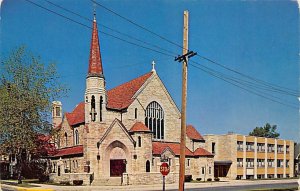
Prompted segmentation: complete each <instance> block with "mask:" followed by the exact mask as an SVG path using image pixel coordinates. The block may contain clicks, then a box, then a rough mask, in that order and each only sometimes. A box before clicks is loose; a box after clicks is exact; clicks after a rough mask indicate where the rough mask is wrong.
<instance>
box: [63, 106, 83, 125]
mask: <svg viewBox="0 0 300 191" xmlns="http://www.w3.org/2000/svg"><path fill="white" fill-rule="evenodd" d="M84 115H85V114H84V102H81V103H79V104H78V105H77V106H76V107H75V109H74V110H73V111H72V112H71V113H66V117H67V120H68V123H69V125H76V124H80V123H84V122H85V119H84V118H85V117H84Z"/></svg>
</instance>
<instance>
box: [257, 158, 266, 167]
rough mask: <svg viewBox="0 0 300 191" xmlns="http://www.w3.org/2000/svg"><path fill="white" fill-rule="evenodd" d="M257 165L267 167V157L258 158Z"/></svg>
mask: <svg viewBox="0 0 300 191" xmlns="http://www.w3.org/2000/svg"><path fill="white" fill-rule="evenodd" d="M257 167H260V168H262V167H265V159H257Z"/></svg>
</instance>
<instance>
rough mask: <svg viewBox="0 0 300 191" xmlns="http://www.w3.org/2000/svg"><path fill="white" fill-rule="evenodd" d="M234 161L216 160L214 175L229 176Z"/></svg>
mask: <svg viewBox="0 0 300 191" xmlns="http://www.w3.org/2000/svg"><path fill="white" fill-rule="evenodd" d="M231 164H232V161H215V162H214V176H215V177H227V176H228V173H229V169H230V166H231Z"/></svg>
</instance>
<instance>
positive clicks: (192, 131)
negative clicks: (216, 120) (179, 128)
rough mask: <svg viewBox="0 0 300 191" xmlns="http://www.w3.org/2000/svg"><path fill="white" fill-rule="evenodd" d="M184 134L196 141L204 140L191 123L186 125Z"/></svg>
mask: <svg viewBox="0 0 300 191" xmlns="http://www.w3.org/2000/svg"><path fill="white" fill-rule="evenodd" d="M186 135H187V136H188V137H189V138H190V139H192V140H196V141H204V139H203V137H202V135H201V134H200V133H199V132H198V131H197V130H196V129H195V127H193V126H192V125H187V126H186Z"/></svg>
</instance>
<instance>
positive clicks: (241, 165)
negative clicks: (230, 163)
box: [237, 158, 243, 167]
mask: <svg viewBox="0 0 300 191" xmlns="http://www.w3.org/2000/svg"><path fill="white" fill-rule="evenodd" d="M237 166H238V167H243V159H242V158H238V159H237Z"/></svg>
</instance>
